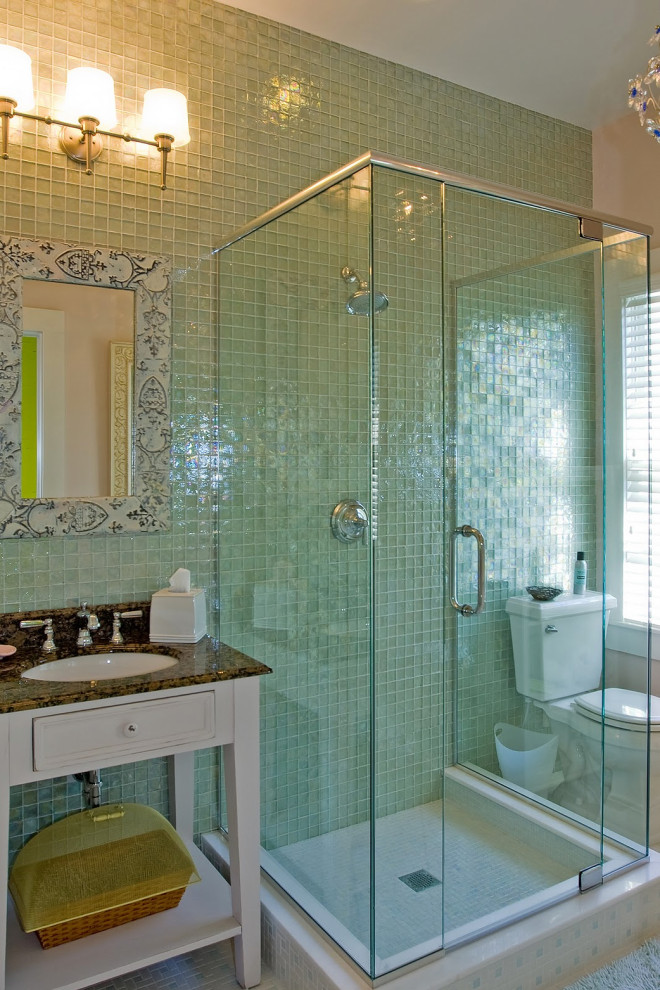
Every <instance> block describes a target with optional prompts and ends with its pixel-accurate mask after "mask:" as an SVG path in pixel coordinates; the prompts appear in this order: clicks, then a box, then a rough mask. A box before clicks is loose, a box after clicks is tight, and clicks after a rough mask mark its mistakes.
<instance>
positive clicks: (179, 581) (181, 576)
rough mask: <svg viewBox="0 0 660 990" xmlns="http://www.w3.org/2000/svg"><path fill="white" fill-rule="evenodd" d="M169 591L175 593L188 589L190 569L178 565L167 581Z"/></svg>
mask: <svg viewBox="0 0 660 990" xmlns="http://www.w3.org/2000/svg"><path fill="white" fill-rule="evenodd" d="M169 584H170V591H173V592H175V593H176V594H181V592H188V591H190V571H189V570H187V569H186V568H185V567H178V568H177V569H176V571H175V572H174V574H173V575H172V577H171V578H170V581H169Z"/></svg>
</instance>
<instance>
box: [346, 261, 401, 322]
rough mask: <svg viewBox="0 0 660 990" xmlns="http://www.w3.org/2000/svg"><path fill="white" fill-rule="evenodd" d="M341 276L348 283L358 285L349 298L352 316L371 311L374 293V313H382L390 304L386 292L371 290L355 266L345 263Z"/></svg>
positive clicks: (366, 313) (363, 314) (347, 307)
mask: <svg viewBox="0 0 660 990" xmlns="http://www.w3.org/2000/svg"><path fill="white" fill-rule="evenodd" d="M341 277H342V278H343V280H344V282H346V284H347V285H357V286H358V288H357V289H356V291H355V292H354V293H353V295H352V296H350V298H349V299H348V301H347V303H346V310H347V312H349V313H350V314H351V316H368V315H369V313H370V312H371V299H372V295H373V302H374V313H382V312H383V310H385V309H387V307H388V306H389V302H390V301H389V299H388V298H387V296H386V295H385V293H384V292H374V293H371V292H370V291H369V283H368V282H367V281H366V280H365V279H362V278H360V276H359V275H358V273H357V272H356V271H355V269H354V268H349V266H348V265H344V267H343V268H342V270H341Z"/></svg>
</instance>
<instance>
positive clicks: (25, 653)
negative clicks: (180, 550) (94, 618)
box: [0, 602, 271, 714]
mask: <svg viewBox="0 0 660 990" xmlns="http://www.w3.org/2000/svg"><path fill="white" fill-rule="evenodd" d="M115 608H119V610H120V611H125V610H128V609H131V610H132V609H139V608H141V609H142V610H143V617H142V619H140V620H133V619H132V620H126V622H125V624H124V625H123V630H122V631H123V635H124V643H123V644H122V645H121V646H113V645H112V644H111V643H110V642H109V638H110V635H111V629H112V625H111V620H112V611H113V609H115ZM96 611H97V614H98V616H99V619H100V620H101V629H100V630H99V633H98V634H96V633H95V634H93V636H94V640H95V642H94V645H93V646H91V647H78V646H76V644H75V638H76V625H75V613H76V612H77V609H75V608H74V609H52V610H50V611H49V612H21V613H15V614H13V615H0V643H4V644H9V645H13V646H15V647H16V653H14V654H12V656H10V657H0V714H2V713H7V712H16V711H23V710H25V709H30V708H48V707H51V706H53V705H71V704H76V703H78V702H82V701H94V700H96V699H99V698H120V697H126V696H128V695H134V694H144V693H147V692H151V691H166V690H172V689H176V688H181V687H189V686H191V685H193V684H209V683H213V682H215V681H227V680H233V679H234V678H237V677H253V676H255V675H260V674H269V673H271V669H270V667H267V666H266V665H265V664H263V663H260V662H259V661H258V660H254V659H253V658H252V657H249V656H246V654H244V653H241V652H239V651H238V650H235V649H234V648H233V647H231V646H227V645H225V644H224V643H221V642H219V641H218V640H215V639H211V638H210V637H209V636H204V638H203V639H201V640H200V641H199V642H198V643H194V644H187V643H150V642H149V635H148V629H149V603H144V602H129V603H122V604H121V605H120V606H100V607H99V608H98V609H97V610H96ZM46 615H48V616H50V617H52V619H53V626H54V630H55V643H56V645H57V652H55V653H44V652H42V650H41V648H40V645H41V642H43V639H44V633H43V629H29V630H22V629H20V626H19V623H20V620H21V619H33V618H44V617H45V616H46ZM108 620H109V622H110V624H109V625H108ZM129 623H130V624H129ZM116 651H123V652H140V653H159V654H165V655H166V656H170V657H174V658H175V659H176V660H177V661H178V663H177V664H176V665H175V666H173V667H166V668H164V669H163V670H156V671H153V672H152V673H150V674H140V675H139V676H137V677H121V678H116V679H112V680H99V681H37V680H28V679H25V678H22V677H21V674H22V672H23V671H24V670H27V669H28V668H30V667H34V666H35V665H37V664H39V663H43V662H45V661H51V660H57V659H59V658H62V657H70V656H76V655H79V656H84V655H86V654H89V653H109V652H116Z"/></svg>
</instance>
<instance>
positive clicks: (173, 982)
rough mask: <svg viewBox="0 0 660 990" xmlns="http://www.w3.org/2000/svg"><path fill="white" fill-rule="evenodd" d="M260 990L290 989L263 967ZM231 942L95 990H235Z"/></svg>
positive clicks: (163, 963) (137, 973)
mask: <svg viewBox="0 0 660 990" xmlns="http://www.w3.org/2000/svg"><path fill="white" fill-rule="evenodd" d="M262 973H263V975H262V980H261V983H260V984H259V990H289V987H288V986H287V985H286V984H285V983H282V982H281V981H279V980H277V979H275V977H274V976H273V973H272V972H271V971H270V970H269V968H268V967H267V966H264V967H263V970H262ZM237 987H238V983H237V982H236V978H235V976H234V960H233V956H232V948H231V942H221V943H219V944H218V945H209V946H207V947H206V948H204V949H197V951H196V952H190V953H188V954H186V955H184V956H178V957H177V958H176V959H167V960H165V961H164V962H161V963H156V965H154V966H148V967H147V968H146V969H139V970H137V971H136V972H134V973H127V974H126V975H125V976H119V977H117V978H116V979H114V980H109V981H106V982H104V983H97V984H95V987H94V990H236V988H237Z"/></svg>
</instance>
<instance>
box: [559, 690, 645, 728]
mask: <svg viewBox="0 0 660 990" xmlns="http://www.w3.org/2000/svg"><path fill="white" fill-rule="evenodd" d="M603 695H605V698H604V705H605V722H606V724H608V725H612V726H621V727H622V728H628V729H634V728H637V729H643V728H645V727H646V717H647V716H646V713H647V697H646V695H645V694H642V693H641V691H625V690H624V689H623V688H605V691H590V692H589V693H588V694H581V695H578V696H577V697H576V698H575V699H574V700H575V705H576V707H577V708H578V709H579V710H580V711H581V712H582V714H583V715H587V716H588V717H589V718H597V719H598V720H600V717H601V713H602V711H603ZM650 722H651V731H652V732H654V731H657V730H660V698H656V697H655V696H654V695H651V718H650Z"/></svg>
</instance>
